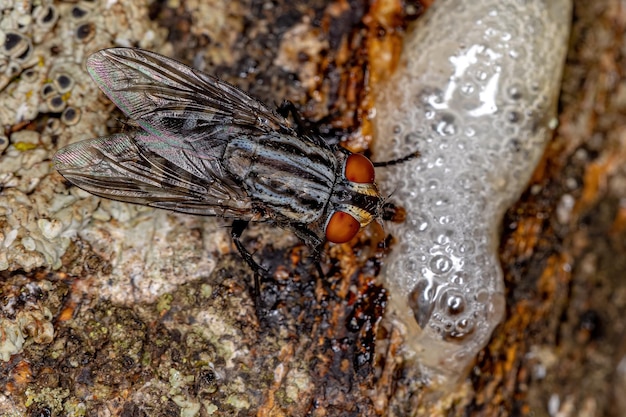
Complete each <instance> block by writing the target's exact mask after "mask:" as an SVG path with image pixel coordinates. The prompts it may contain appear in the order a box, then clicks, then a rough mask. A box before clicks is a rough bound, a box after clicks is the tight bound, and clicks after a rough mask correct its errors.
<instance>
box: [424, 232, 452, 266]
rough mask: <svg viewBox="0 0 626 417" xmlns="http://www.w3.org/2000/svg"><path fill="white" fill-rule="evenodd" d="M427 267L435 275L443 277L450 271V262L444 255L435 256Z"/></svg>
mask: <svg viewBox="0 0 626 417" xmlns="http://www.w3.org/2000/svg"><path fill="white" fill-rule="evenodd" d="M444 239H447V238H444ZM429 265H430V268H431V269H432V271H433V272H434V273H435V274H439V275H443V274H445V273H447V272H449V271H450V270H451V269H452V260H451V259H450V258H448V257H447V256H445V255H437V256H435V257H433V259H431V261H430V264H429Z"/></svg>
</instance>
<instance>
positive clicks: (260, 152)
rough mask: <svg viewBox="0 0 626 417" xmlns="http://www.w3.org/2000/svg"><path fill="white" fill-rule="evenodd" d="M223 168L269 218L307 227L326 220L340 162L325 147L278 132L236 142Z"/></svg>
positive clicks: (238, 139)
mask: <svg viewBox="0 0 626 417" xmlns="http://www.w3.org/2000/svg"><path fill="white" fill-rule="evenodd" d="M223 164H224V167H225V169H226V170H227V171H229V172H230V174H231V175H233V176H234V177H235V178H237V179H239V180H240V181H241V182H242V183H243V186H244V187H245V188H246V190H247V192H248V194H249V196H250V197H251V198H252V199H253V200H256V201H258V202H261V203H262V204H263V205H264V208H265V209H266V210H268V212H270V213H271V214H270V217H276V218H280V217H284V218H287V219H289V220H292V221H294V222H298V223H307V224H308V223H312V222H314V221H316V220H318V219H319V218H320V217H321V216H322V214H323V212H324V209H325V207H326V205H327V203H328V201H329V199H330V196H331V193H332V189H333V185H334V183H335V175H336V174H335V167H336V165H337V160H336V157H335V155H334V154H333V153H332V152H330V151H329V150H327V149H325V148H322V147H320V146H318V145H315V144H313V143H311V142H309V141H306V140H302V139H300V138H297V137H294V136H285V135H280V134H278V133H276V134H270V135H266V137H265V138H259V137H256V138H255V139H254V140H251V139H249V138H247V137H245V136H242V137H239V138H236V139H232V140H231V141H230V142H229V143H228V145H227V147H226V151H225V153H224V157H223ZM272 214H273V215H274V216H272Z"/></svg>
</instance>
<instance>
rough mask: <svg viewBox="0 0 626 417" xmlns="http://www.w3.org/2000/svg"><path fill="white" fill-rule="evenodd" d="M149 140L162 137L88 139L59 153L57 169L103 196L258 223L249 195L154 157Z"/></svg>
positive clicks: (140, 135)
mask: <svg viewBox="0 0 626 417" xmlns="http://www.w3.org/2000/svg"><path fill="white" fill-rule="evenodd" d="M150 142H158V139H156V138H154V137H153V136H151V135H150V134H148V133H145V132H134V133H131V134H126V133H120V134H116V135H112V136H107V137H101V138H96V139H91V140H85V141H81V142H77V143H74V144H72V145H69V146H66V147H65V148H63V149H61V150H60V151H59V152H57V153H56V155H55V156H54V165H55V168H56V169H57V170H58V171H59V172H60V173H61V174H62V175H63V176H64V177H65V178H67V179H68V180H69V181H70V182H72V183H73V184H75V185H77V186H78V187H80V188H82V189H84V190H85V191H88V192H90V193H92V194H95V195H98V196H101V197H105V198H110V199H113V200H119V201H125V202H130V203H137V204H142V205H147V206H151V207H158V208H164V209H168V210H174V211H179V212H183V213H191V214H200V215H207V216H221V217H236V218H239V219H242V220H253V219H254V217H255V213H254V212H253V210H252V204H251V201H250V199H249V197H248V195H247V194H246V193H245V191H244V190H242V189H241V188H240V187H238V186H237V185H236V184H231V183H229V180H228V179H227V178H225V179H222V178H213V179H207V178H206V176H202V177H199V176H197V175H196V174H195V173H194V172H193V171H194V170H193V169H189V168H188V167H190V165H189V164H185V163H180V164H179V165H177V164H175V163H172V162H171V161H170V160H169V159H166V158H163V157H161V156H160V155H158V154H155V153H153V152H152V151H151V150H150V149H149V148H147V147H146V146H145V143H150ZM180 157H181V158H184V153H180ZM183 167H185V168H183Z"/></svg>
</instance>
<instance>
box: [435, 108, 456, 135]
mask: <svg viewBox="0 0 626 417" xmlns="http://www.w3.org/2000/svg"><path fill="white" fill-rule="evenodd" d="M433 130H435V131H436V132H437V133H439V134H440V135H441V136H452V135H455V134H456V132H457V127H456V124H455V119H454V115H452V114H450V113H444V114H442V115H441V117H440V118H439V120H438V121H437V123H436V124H435V125H433Z"/></svg>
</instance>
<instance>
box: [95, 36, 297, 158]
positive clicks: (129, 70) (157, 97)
mask: <svg viewBox="0 0 626 417" xmlns="http://www.w3.org/2000/svg"><path fill="white" fill-rule="evenodd" d="M87 70H88V71H89V74H90V75H91V77H92V78H93V79H94V81H95V82H96V83H97V84H98V86H99V87H100V88H101V89H102V90H103V91H104V92H105V94H106V95H107V96H108V97H109V98H110V99H111V100H112V101H113V102H114V103H115V104H116V105H117V106H118V107H119V108H120V109H121V110H122V111H123V112H124V114H126V115H127V116H128V117H129V118H131V119H133V120H135V121H136V122H137V123H139V125H140V126H141V127H142V128H143V129H144V130H146V131H147V132H148V133H150V134H151V135H152V136H154V137H157V138H160V139H162V140H163V141H165V142H167V144H168V145H169V146H170V147H171V146H174V147H181V148H193V149H194V150H195V151H196V152H197V153H198V156H199V157H202V156H203V155H202V153H201V152H200V149H199V148H200V147H199V146H195V145H194V142H196V141H204V142H205V143H204V144H203V145H202V146H201V148H205V149H206V148H210V143H211V142H212V141H218V142H219V141H222V140H226V139H227V138H228V137H232V136H233V134H234V133H236V132H233V130H235V131H236V130H237V129H243V130H245V131H260V132H264V133H270V132H272V131H275V132H280V133H282V134H287V135H290V134H293V135H295V132H294V131H293V130H292V129H291V128H290V127H289V122H287V120H286V119H285V118H283V117H282V116H280V115H278V114H277V113H275V112H273V111H272V110H270V109H268V108H267V107H266V106H265V105H264V104H263V103H261V102H259V101H258V100H256V99H254V98H252V97H250V96H249V95H248V94H246V93H244V92H243V91H241V90H239V89H238V88H236V87H234V86H232V85H230V84H228V83H225V82H223V81H220V80H219V79H217V78H215V77H212V76H210V75H207V74H204V73H202V72H199V71H196V70H194V69H192V68H190V67H188V66H186V65H183V64H181V63H180V62H177V61H175V60H173V59H170V58H167V57H164V56H162V55H159V54H156V53H153V52H149V51H144V50H141V49H136V48H111V49H104V50H101V51H99V52H96V53H94V54H93V55H91V56H90V57H89V58H88V59H87ZM206 142H208V143H206Z"/></svg>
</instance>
